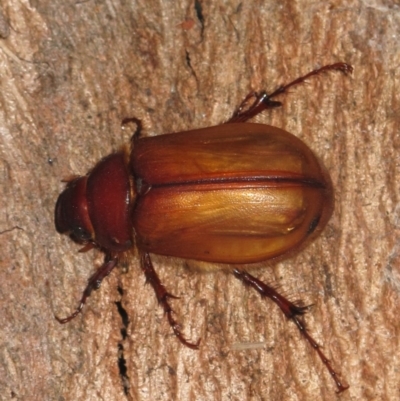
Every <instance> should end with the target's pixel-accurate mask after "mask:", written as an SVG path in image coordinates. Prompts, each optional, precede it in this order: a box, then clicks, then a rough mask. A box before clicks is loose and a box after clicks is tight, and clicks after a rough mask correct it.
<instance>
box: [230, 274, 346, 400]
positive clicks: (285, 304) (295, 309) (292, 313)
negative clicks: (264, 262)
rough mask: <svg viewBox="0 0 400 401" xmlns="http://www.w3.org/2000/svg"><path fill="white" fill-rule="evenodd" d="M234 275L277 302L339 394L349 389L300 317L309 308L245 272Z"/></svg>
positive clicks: (263, 295)
mask: <svg viewBox="0 0 400 401" xmlns="http://www.w3.org/2000/svg"><path fill="white" fill-rule="evenodd" d="M233 274H234V276H235V277H236V278H237V279H239V280H240V281H242V282H243V283H244V284H245V285H248V286H249V287H252V288H254V289H255V290H256V291H257V292H258V293H259V294H260V295H261V296H262V297H267V298H270V299H271V300H272V301H273V302H275V303H276V304H277V305H278V306H279V308H280V309H281V311H282V312H283V313H284V314H285V316H286V317H287V318H288V319H291V320H292V321H293V322H294V323H295V325H296V326H297V328H298V329H299V330H300V333H301V334H302V336H303V337H304V338H305V339H306V340H307V341H308V343H309V344H310V345H311V347H312V348H313V349H315V351H316V352H317V354H318V356H319V357H320V359H321V361H322V362H323V364H324V365H325V366H326V368H327V369H328V371H329V373H330V375H331V376H332V377H333V380H334V381H335V383H336V386H337V388H338V393H340V392H342V391H344V390H346V389H348V388H349V386H348V385H346V384H344V383H343V382H342V381H341V379H340V378H339V376H338V374H337V373H336V371H335V370H334V369H333V368H332V365H331V363H330V361H329V359H328V358H327V357H326V356H325V354H324V353H323V352H322V351H321V348H320V346H319V345H318V343H317V342H316V341H315V340H314V339H313V338H312V337H311V336H310V334H309V333H308V331H307V329H306V326H305V325H304V323H303V321H302V319H300V318H299V316H301V315H303V314H304V313H305V312H306V309H307V307H299V306H296V305H295V304H294V303H293V302H290V301H289V300H288V299H287V298H285V297H284V296H282V295H281V294H279V293H278V292H277V291H276V290H275V289H273V288H272V287H270V286H269V285H267V284H265V283H263V282H262V281H260V280H258V279H257V278H256V277H254V276H252V275H251V274H249V273H246V272H243V271H241V270H238V269H234V270H233Z"/></svg>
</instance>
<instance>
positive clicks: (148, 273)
mask: <svg viewBox="0 0 400 401" xmlns="http://www.w3.org/2000/svg"><path fill="white" fill-rule="evenodd" d="M140 265H141V267H142V270H143V272H144V275H145V277H146V281H147V282H148V283H150V284H151V286H152V287H153V289H154V292H155V293H156V297H157V301H158V303H160V304H161V306H162V307H163V309H164V312H165V313H166V315H167V317H168V323H169V325H170V326H171V327H172V330H173V331H174V334H175V335H176V336H177V337H178V339H179V341H180V342H181V343H182V344H184V345H186V346H187V347H189V348H192V349H198V348H199V344H200V340H198V341H197V343H195V344H193V343H191V342H189V341H187V340H186V339H185V338H184V337H183V335H182V332H181V327H180V325H179V324H178V323H177V322H176V320H175V319H174V318H173V317H172V313H173V310H172V308H171V306H170V305H169V303H168V298H177V297H175V296H174V295H172V294H170V293H169V292H168V291H167V290H166V289H165V287H164V285H163V284H162V283H161V281H160V278H159V277H158V275H157V273H156V271H155V270H154V267H153V263H152V262H151V259H150V255H149V254H148V253H147V252H146V253H142V254H141V256H140Z"/></svg>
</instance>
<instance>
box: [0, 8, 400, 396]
mask: <svg viewBox="0 0 400 401" xmlns="http://www.w3.org/2000/svg"><path fill="white" fill-rule="evenodd" d="M372 3H373V4H374V5H372ZM372 3H371V4H370V5H366V3H365V2H361V1H351V2H348V1H346V2H343V1H339V0H332V1H330V2H321V1H317V0H305V1H300V0H294V1H284V2H266V1H262V0H254V1H253V0H249V1H246V2H240V1H233V0H226V1H216V0H213V1H209V2H206V1H201V0H196V1H191V0H190V1H188V0H186V1H184V0H180V1H173V2H172V1H170V2H166V1H164V2H161V1H156V0H146V1H140V0H139V1H135V0H132V1H130V2H125V1H118V0H107V1H104V2H100V1H67V2H66V1H65V0H64V1H60V0H52V1H46V0H43V1H40V2H39V1H30V2H27V1H23V0H20V1H19V2H15V1H13V0H4V1H3V2H2V3H1V6H0V7H2V8H1V9H0V11H1V12H2V15H3V17H4V18H2V16H1V15H0V19H1V18H2V19H1V21H0V25H1V26H0V60H1V64H0V65H1V67H0V71H1V74H0V77H1V78H0V85H1V90H0V102H1V107H0V140H1V142H0V151H1V165H0V168H1V174H2V180H1V181H0V185H1V198H0V199H1V202H2V205H1V214H0V232H1V242H0V246H1V249H0V255H1V257H0V263H1V266H0V305H1V311H2V317H3V324H2V325H1V327H0V341H1V353H0V399H2V400H3V399H4V400H8V399H15V400H99V399H104V400H107V401H112V400H123V399H127V400H152V401H155V400H185V401H186V400H307V401H309V400H321V399H323V400H328V401H329V400H336V399H337V395H336V393H335V390H336V388H335V385H334V382H333V381H332V378H331V377H330V376H329V375H328V373H327V371H326V369H325V368H324V366H323V365H322V363H321V362H320V360H319V359H318V358H317V356H316V354H315V352H314V351H313V350H312V349H311V348H310V346H309V345H308V344H307V343H306V342H305V341H304V340H303V339H302V338H301V336H300V334H299V333H298V330H297V329H296V327H295V326H294V325H293V324H292V323H290V322H287V321H286V319H285V318H284V317H283V315H282V313H281V312H280V311H279V310H278V308H277V307H276V306H275V305H273V304H271V302H269V301H267V300H263V299H260V297H259V296H258V295H257V294H256V293H255V292H254V291H252V290H251V289H248V288H245V287H244V286H243V285H242V284H241V283H240V282H239V281H238V280H236V279H235V278H234V276H233V275H231V274H227V273H226V272H223V271H220V270H219V269H217V268H212V267H210V268H209V269H210V270H211V271H210V272H209V273H207V274H205V273H199V272H198V269H196V266H191V264H190V263H188V262H185V261H182V260H174V259H171V258H165V257H157V256H154V257H153V262H154V265H155V268H156V270H157V272H158V273H159V275H160V277H161V279H162V281H163V282H164V284H165V285H166V287H167V289H168V290H169V291H170V292H171V293H173V294H174V295H176V296H179V297H180V299H177V300H172V301H171V303H172V304H173V308H174V310H175V312H176V315H175V316H176V318H177V320H178V321H179V322H181V323H182V328H183V332H184V335H185V336H186V337H187V338H189V339H192V340H194V341H195V340H197V339H198V338H201V344H200V350H199V351H193V350H191V349H188V348H185V347H184V346H182V345H181V344H180V343H179V342H178V341H177V339H176V338H175V337H174V336H173V334H172V333H171V329H170V327H169V326H168V324H167V322H166V319H165V317H164V315H163V311H162V310H161V308H159V307H158V305H157V301H156V299H155V296H154V293H153V291H152V289H151V287H150V286H149V285H145V280H144V277H143V274H142V272H141V270H140V266H139V262H138V259H137V257H136V256H135V255H132V258H130V259H129V260H127V261H126V263H124V264H123V266H122V267H120V268H119V269H116V270H115V271H114V272H113V273H112V274H111V275H110V277H108V278H107V279H106V280H105V281H104V282H103V284H102V286H101V289H100V290H99V291H97V292H95V293H93V295H92V296H91V297H90V298H89V300H88V302H87V305H86V306H85V308H84V310H83V313H82V314H81V315H80V316H79V317H77V318H76V319H75V320H73V321H72V322H70V323H69V324H67V325H63V326H61V325H60V324H59V323H58V322H57V321H56V320H55V318H54V315H57V316H61V317H64V315H67V314H68V313H70V312H71V311H72V310H73V309H74V308H75V307H76V306H77V302H78V300H79V298H80V296H81V293H82V290H83V288H84V286H85V284H86V280H87V278H88V277H89V276H90V275H91V273H92V272H93V271H94V269H95V268H96V267H98V266H99V265H100V264H101V262H102V255H101V254H100V253H99V252H97V251H91V252H88V253H85V254H80V253H77V251H78V249H79V247H78V246H77V245H76V244H74V243H73V242H72V241H70V240H69V239H68V238H67V237H63V236H60V235H58V234H57V233H56V231H55V228H54V221H53V220H54V219H53V213H54V205H55V201H56V199H57V196H58V194H59V193H60V191H61V190H62V189H63V187H64V184H63V183H62V182H61V179H63V178H67V177H70V176H72V175H79V174H85V173H86V172H87V171H88V170H89V169H90V168H91V167H92V166H93V165H94V164H95V163H96V162H97V161H98V160H99V159H100V158H101V157H103V156H106V155H107V154H109V153H110V152H112V151H113V150H116V149H118V148H119V147H120V146H122V145H123V144H124V143H127V142H128V141H129V139H130V136H131V134H132V131H130V130H123V129H121V122H122V120H123V119H125V118H130V117H136V118H139V119H141V120H142V121H143V124H144V127H145V132H144V135H161V134H163V133H167V132H175V131H182V130H186V129H192V128H201V127H207V126H211V125H216V124H220V123H222V122H224V121H226V120H227V119H228V118H229V117H230V116H231V114H232V112H233V111H234V110H235V108H236V107H237V106H238V105H239V104H240V102H241V101H242V100H243V98H244V97H245V96H246V95H247V94H248V93H249V92H250V91H251V90H256V91H260V90H264V89H265V90H267V91H272V90H274V89H276V87H277V86H278V85H280V84H283V83H285V82H288V81H290V80H292V79H294V78H296V77H297V76H300V75H302V74H305V73H307V72H308V71H310V70H312V69H314V68H316V67H318V66H322V65H324V64H330V63H333V62H338V61H345V62H348V63H350V64H352V65H353V66H354V67H355V71H354V74H353V76H352V77H345V76H343V75H342V74H340V73H328V74H325V75H323V76H320V77H316V78H311V79H310V80H309V81H308V84H306V85H302V86H300V87H297V88H295V89H293V90H291V91H290V93H288V94H287V95H285V96H282V97H281V98H279V99H277V100H282V102H283V107H281V108H279V109H276V110H273V111H270V112H265V113H263V114H262V115H261V116H259V118H257V121H258V122H261V123H265V124H270V125H274V126H277V127H280V128H283V129H285V130H287V131H289V132H292V133H293V134H295V135H297V136H298V137H300V138H301V139H302V140H304V141H305V142H306V143H307V144H308V145H309V146H310V147H311V148H312V149H313V150H314V151H315V153H316V154H317V155H318V156H319V158H320V159H321V160H322V162H323V164H324V165H325V166H326V168H327V170H328V171H329V172H330V175H331V178H332V181H333V184H334V187H335V211H334V214H333V217H332V218H331V220H330V222H329V223H328V226H327V228H326V229H325V231H324V232H323V234H322V235H321V236H320V237H319V238H318V239H317V240H316V241H315V242H314V243H313V244H312V245H310V246H309V247H308V248H307V249H306V250H304V251H303V252H302V253H300V254H299V255H296V256H295V257H293V258H291V259H289V260H285V261H282V262H280V263H276V264H271V263H264V264H262V265H261V266H258V267H259V268H258V269H257V270H254V271H252V274H254V275H255V276H257V277H258V278H260V279H262V280H264V281H266V282H268V283H272V284H273V285H274V286H276V287H278V288H279V289H280V291H282V292H283V293H284V294H285V295H287V296H288V297H289V298H290V299H292V300H295V299H302V300H303V301H304V303H305V304H313V307H312V308H311V309H310V311H309V312H308V313H307V314H306V316H305V321H306V323H307V327H308V329H309V330H310V332H311V334H312V335H313V336H314V337H315V338H316V339H317V341H318V342H319V343H320V344H321V345H323V350H324V352H325V353H326V354H327V356H328V357H329V358H330V359H331V361H332V365H333V366H334V367H335V368H336V369H337V370H338V371H340V374H341V377H342V378H343V379H344V380H345V381H347V382H348V384H349V385H350V388H349V390H348V391H347V392H346V393H344V394H343V395H342V396H341V399H342V400H346V399H357V400H361V399H362V400H376V399H379V400H394V399H398V397H399V388H400V387H399V384H400V376H399V371H400V361H399V356H398V349H399V341H398V338H399V330H400V323H399V319H398V313H397V310H398V305H399V302H400V299H399V293H400V270H399V269H400V263H399V252H400V240H399V230H400V223H399V222H400V207H399V186H398V182H399V181H400V169H399V156H398V152H399V147H400V139H399V133H400V118H399V116H400V101H399V96H398V93H399V89H400V87H399V79H400V70H399V68H398V66H399V65H400V51H399V50H400V49H399V40H398V38H399V35H400V30H399V27H400V12H399V8H398V5H396V2H395V1H383V0H382V1H379V0H377V1H376V2H372ZM4 24H6V25H4ZM4 26H5V27H6V28H7V26H8V28H9V29H8V30H7V29H6V28H4ZM123 311H125V312H126V313H127V318H128V324H125V325H124V322H123V318H122V315H123ZM121 314H122V315H121ZM125 323H126V322H125Z"/></svg>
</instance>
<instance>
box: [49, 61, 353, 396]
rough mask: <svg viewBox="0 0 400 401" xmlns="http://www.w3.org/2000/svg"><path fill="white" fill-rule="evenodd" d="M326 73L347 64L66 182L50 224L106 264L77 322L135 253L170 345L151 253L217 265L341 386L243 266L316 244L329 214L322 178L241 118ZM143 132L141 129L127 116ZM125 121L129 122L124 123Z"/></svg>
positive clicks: (289, 147) (295, 314)
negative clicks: (274, 311)
mask: <svg viewBox="0 0 400 401" xmlns="http://www.w3.org/2000/svg"><path fill="white" fill-rule="evenodd" d="M328 70H339V71H341V72H344V73H345V74H347V73H351V72H352V67H351V66H350V65H349V64H346V63H335V64H330V65H326V66H323V67H321V68H319V69H315V70H313V71H311V72H309V73H308V74H306V75H304V76H301V77H300V78H297V79H296V80H294V81H292V82H290V83H289V84H287V85H284V86H280V87H278V89H277V90H275V91H274V92H273V93H271V94H269V95H268V94H266V93H265V92H262V93H259V94H257V93H251V94H249V95H248V96H247V97H246V98H245V100H244V101H243V102H242V103H241V105H240V106H239V108H238V109H237V110H236V111H235V113H234V114H233V116H232V117H231V118H230V119H229V120H228V121H227V123H225V124H221V125H218V126H214V127H209V128H203V129H197V130H191V131H185V132H178V133H172V134H165V135H161V136H156V137H140V135H139V134H138V133H136V134H135V135H134V136H133V137H132V140H131V143H130V144H129V146H125V147H123V148H122V149H121V150H119V151H117V152H115V153H112V154H111V155H109V156H107V157H105V158H103V159H102V160H100V161H99V162H98V163H97V164H96V165H95V167H94V168H93V169H92V170H91V171H89V173H87V174H86V175H84V176H79V177H77V178H74V179H71V180H70V181H69V182H68V183H67V185H66V188H65V189H64V191H63V192H62V193H61V194H60V195H59V198H58V200H57V203H56V208H55V224H56V229H57V231H58V232H59V233H62V234H65V233H66V234H69V236H70V237H71V238H72V239H73V240H74V241H75V242H77V243H79V244H83V245H84V247H83V249H81V251H88V250H90V249H92V248H97V249H99V250H101V251H102V252H104V254H105V260H104V264H103V265H102V266H101V267H100V268H99V269H98V270H97V271H96V272H95V273H94V274H93V275H92V276H91V277H90V279H89V281H88V284H87V286H86V288H85V290H84V292H83V295H82V298H81V301H80V304H79V306H78V308H77V309H76V310H75V311H74V312H73V313H72V314H71V315H70V316H68V317H67V318H64V319H60V318H58V317H56V319H57V320H58V321H59V322H60V323H66V322H69V321H70V320H71V319H73V318H74V317H75V316H77V315H78V314H79V313H80V312H81V310H82V307H83V305H84V304H85V302H86V300H87V298H88V297H89V296H90V294H91V292H92V291H93V290H95V289H98V288H99V287H100V284H101V282H102V280H103V279H104V278H105V277H106V276H107V275H108V274H110V272H111V271H112V270H113V269H114V268H115V267H116V266H117V264H118V261H119V260H120V259H121V257H122V256H123V255H125V254H126V253H127V252H129V251H130V250H132V249H133V248H135V249H136V250H137V252H138V254H139V258H140V265H141V268H142V270H143V272H144V275H145V277H146V280H147V282H149V283H150V284H151V286H152V287H153V289H154V291H155V294H156V297H157V300H158V302H159V303H160V304H161V306H162V307H163V309H164V311H165V314H166V316H167V318H168V321H169V324H170V326H171V328H172V330H173V331H174V333H175V335H176V337H177V338H178V339H179V340H180V341H181V343H183V344H184V345H186V346H188V347H190V348H192V349H197V348H198V347H199V341H197V342H196V343H193V342H190V341H188V340H186V338H185V337H184V336H183V334H182V332H181V329H180V326H179V325H178V323H177V321H176V320H175V319H174V317H173V315H172V308H171V306H170V303H169V298H174V296H173V295H171V294H170V293H169V292H167V290H166V288H165V287H164V286H163V284H162V283H161V281H160V279H159V277H158V275H157V273H156V271H155V269H154V266H153V264H152V261H151V257H150V254H151V253H155V254H159V255H166V256H173V257H178V258H186V259H193V260H200V261H205V262H211V263H219V264H226V265H227V269H230V270H231V271H232V273H233V275H234V276H235V277H236V278H237V279H239V280H240V281H242V282H243V283H244V284H245V285H247V286H250V287H252V288H254V289H255V290H256V291H257V292H258V293H259V294H260V295H261V296H262V297H268V298H270V299H271V300H272V301H273V302H275V303H276V304H277V305H278V306H279V308H280V309H281V310H282V312H283V313H284V314H285V316H286V317H287V318H288V319H291V320H292V321H293V322H294V323H295V324H296V326H297V327H298V329H299V330H300V333H301V334H302V335H303V337H304V338H305V339H306V340H307V341H308V343H309V344H310V345H311V346H312V348H314V349H315V351H316V352H317V354H318V356H319V358H320V359H321V361H322V362H323V364H324V365H325V366H326V368H327V369H328V371H329V373H330V374H331V376H332V377H333V379H334V381H335V383H336V386H337V390H338V392H341V391H344V390H346V389H347V388H348V385H346V384H344V382H342V380H341V379H340V378H339V377H338V375H337V373H336V371H335V370H334V369H333V367H332V365H331V363H330V361H329V360H328V359H327V358H326V356H325V355H324V354H323V353H322V351H321V349H320V347H319V345H318V344H317V343H316V341H315V340H314V339H313V338H312V337H311V336H310V334H309V333H308V331H307V330H306V327H305V325H304V323H303V321H302V319H301V318H300V316H301V315H303V314H304V313H305V311H306V309H307V307H301V306H299V305H296V304H295V303H293V302H290V301H289V300H288V299H287V298H285V297H284V296H282V295H281V294H279V293H278V292H277V291H276V290H275V289H274V288H272V287H271V286H269V285H267V284H265V283H263V282H261V281H260V280H258V279H257V278H256V277H254V276H253V275H251V274H249V273H247V272H246V271H244V270H243V269H241V267H240V266H241V265H243V264H249V263H256V262H261V261H265V260H269V259H275V258H280V259H281V258H283V257H287V256H290V255H292V254H293V252H295V251H298V250H299V249H301V248H303V247H304V246H306V245H307V244H308V243H309V242H310V241H312V240H313V239H314V238H316V237H317V236H318V235H319V234H320V232H321V231H322V229H323V228H324V226H325V225H326V223H327V222H328V220H329V218H330V216H331V213H332V210H333V195H332V185H331V181H330V178H329V175H328V173H327V172H326V170H325V169H324V168H323V167H322V165H321V163H320V162H319V161H318V159H317V158H316V157H315V156H314V154H313V152H312V151H311V150H310V148H309V147H308V146H307V145H306V144H305V143H304V142H302V141H301V140H300V139H298V138H297V137H295V136H294V135H292V134H290V133H288V132H286V131H284V130H282V129H279V128H276V127H272V126H268V125H263V124H253V123H248V122H247V121H248V120H249V119H251V118H252V117H254V116H256V115H257V114H259V113H260V112H262V111H263V110H266V109H271V108H275V107H279V106H281V105H282V103H281V102H278V101H275V100H272V99H273V98H275V97H276V96H278V95H281V94H283V93H285V92H287V90H288V89H289V88H290V87H292V86H295V85H298V84H300V83H302V82H304V81H305V80H306V79H307V78H309V77H311V76H314V75H317V74H320V73H322V72H325V71H328ZM132 120H133V121H134V122H135V123H136V124H137V126H138V131H139V132H140V130H141V122H140V121H139V120H136V119H132ZM127 121H128V120H127Z"/></svg>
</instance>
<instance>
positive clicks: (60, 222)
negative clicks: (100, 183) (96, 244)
mask: <svg viewBox="0 0 400 401" xmlns="http://www.w3.org/2000/svg"><path fill="white" fill-rule="evenodd" d="M86 183H87V177H86V176H84V177H78V178H76V179H74V180H72V181H70V182H69V183H68V184H67V187H66V188H65V189H64V191H63V192H62V193H61V194H60V196H59V197H58V200H57V204H56V210H55V223H56V229H57V231H58V232H59V233H60V234H69V236H70V237H71V239H72V240H73V241H75V242H77V243H79V244H86V243H87V242H90V241H93V239H94V230H93V226H92V223H91V222H90V217H89V213H88V206H87V199H86Z"/></svg>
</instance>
